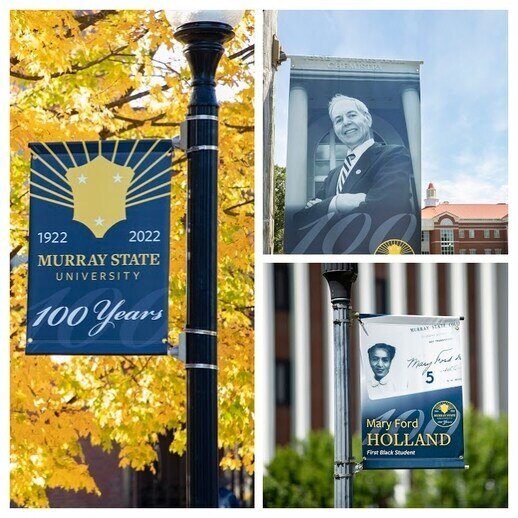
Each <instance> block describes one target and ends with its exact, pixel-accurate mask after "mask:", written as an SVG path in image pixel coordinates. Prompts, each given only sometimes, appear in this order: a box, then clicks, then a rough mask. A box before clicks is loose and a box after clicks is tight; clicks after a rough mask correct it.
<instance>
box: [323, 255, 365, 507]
mask: <svg viewBox="0 0 518 518" xmlns="http://www.w3.org/2000/svg"><path fill="white" fill-rule="evenodd" d="M322 275H323V276H324V277H325V279H326V280H327V283H328V285H329V290H330V292H331V304H332V305H333V337H334V352H335V354H334V370H335V447H334V450H335V453H334V457H335V458H334V493H335V507H336V508H343V507H352V506H353V475H354V467H355V464H356V462H355V461H354V459H353V456H352V430H351V392H350V385H349V383H350V379H351V373H350V369H351V365H350V357H349V323H350V315H349V314H350V312H351V290H352V285H353V282H354V281H355V280H356V277H357V276H358V265H357V264H356V263H327V264H323V265H322Z"/></svg>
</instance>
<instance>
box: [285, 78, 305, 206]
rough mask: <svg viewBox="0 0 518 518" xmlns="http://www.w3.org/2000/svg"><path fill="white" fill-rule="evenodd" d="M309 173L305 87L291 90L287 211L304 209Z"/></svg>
mask: <svg viewBox="0 0 518 518" xmlns="http://www.w3.org/2000/svg"><path fill="white" fill-rule="evenodd" d="M307 173H308V94H307V92H306V89H305V88H304V87H303V86H300V85H295V86H293V87H292V88H291V90H290V100H289V106H288V152H287V156H286V210H287V211H289V210H293V209H298V208H302V207H304V205H305V204H306V201H307V190H306V189H307V183H308V181H307Z"/></svg>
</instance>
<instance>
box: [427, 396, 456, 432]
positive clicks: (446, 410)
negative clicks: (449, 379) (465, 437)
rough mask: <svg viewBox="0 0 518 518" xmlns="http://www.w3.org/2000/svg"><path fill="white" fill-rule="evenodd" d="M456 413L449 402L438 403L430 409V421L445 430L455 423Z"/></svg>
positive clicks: (454, 407) (453, 406)
mask: <svg viewBox="0 0 518 518" xmlns="http://www.w3.org/2000/svg"><path fill="white" fill-rule="evenodd" d="M458 413H459V411H458V410H457V407H456V406H455V405H454V404H453V403H452V402H451V401H439V402H438V403H435V405H434V406H433V408H432V419H433V421H434V423H435V424H437V425H439V426H442V427H444V428H446V427H448V426H451V425H452V424H453V423H454V422H455V421H456V419H457V415H458Z"/></svg>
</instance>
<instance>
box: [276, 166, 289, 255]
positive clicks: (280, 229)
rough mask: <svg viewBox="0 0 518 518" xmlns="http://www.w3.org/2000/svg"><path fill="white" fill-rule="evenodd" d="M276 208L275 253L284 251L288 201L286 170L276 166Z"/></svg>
mask: <svg viewBox="0 0 518 518" xmlns="http://www.w3.org/2000/svg"><path fill="white" fill-rule="evenodd" d="M274 184H275V185H274V191H273V197H274V201H273V204H274V208H273V228H274V230H273V251H274V253H276V254H282V253H283V251H284V204H285V199H286V168H285V167H280V166H278V165H276V166H275V169H274Z"/></svg>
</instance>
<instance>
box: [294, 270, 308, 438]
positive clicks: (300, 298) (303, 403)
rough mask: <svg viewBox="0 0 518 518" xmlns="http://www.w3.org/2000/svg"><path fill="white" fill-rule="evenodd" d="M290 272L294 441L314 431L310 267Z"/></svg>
mask: <svg viewBox="0 0 518 518" xmlns="http://www.w3.org/2000/svg"><path fill="white" fill-rule="evenodd" d="M291 272H292V279H291V283H290V285H291V297H290V298H291V302H292V304H291V308H292V309H291V311H290V336H291V343H290V349H291V357H292V361H293V364H292V365H293V366H292V396H293V397H292V402H293V419H292V437H293V438H294V439H299V440H302V439H305V438H306V436H307V434H308V432H309V431H310V429H311V371H310V358H309V346H310V343H309V340H310V335H309V332H310V329H309V325H310V322H309V320H310V310H309V267H308V265H307V264H301V263H297V264H293V265H292V269H291Z"/></svg>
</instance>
